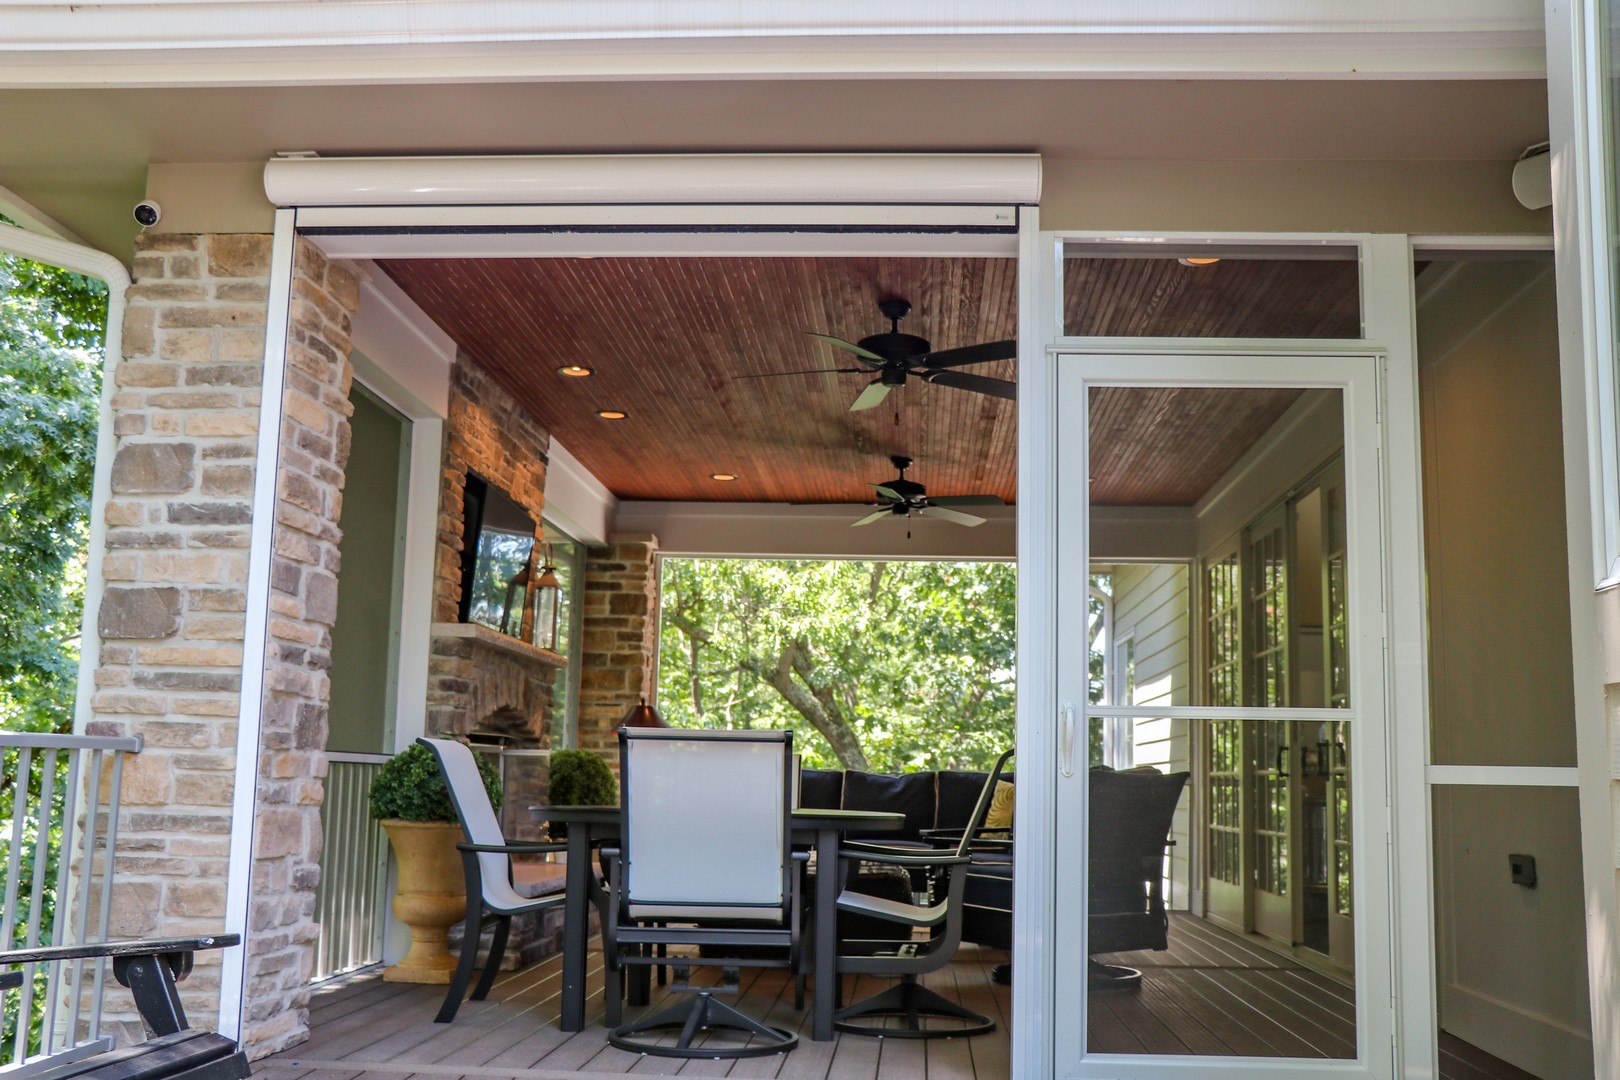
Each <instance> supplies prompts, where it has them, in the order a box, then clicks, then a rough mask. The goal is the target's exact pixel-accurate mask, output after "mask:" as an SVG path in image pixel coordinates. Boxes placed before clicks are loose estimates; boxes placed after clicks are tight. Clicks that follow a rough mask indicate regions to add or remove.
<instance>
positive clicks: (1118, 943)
mask: <svg viewBox="0 0 1620 1080" xmlns="http://www.w3.org/2000/svg"><path fill="white" fill-rule="evenodd" d="M1188 775H1189V774H1188V773H1185V772H1178V773H1169V774H1165V773H1161V772H1159V771H1158V770H1157V769H1154V768H1151V767H1148V766H1142V767H1139V768H1136V769H1128V770H1125V771H1123V772H1115V771H1114V770H1112V769H1100V768H1099V769H1092V770H1091V800H1090V806H1091V828H1090V830H1089V832H1090V835H1091V850H1090V853H1089V860H1088V861H1089V865H1090V868H1091V873H1090V878H1091V888H1090V893H1091V910H1090V914H1089V916H1088V918H1087V921H1086V931H1087V951H1088V953H1089V954H1090V955H1089V956H1088V957H1087V960H1086V964H1087V968H1088V972H1087V978H1088V981H1089V982H1090V984H1091V988H1092V989H1093V990H1128V989H1133V988H1135V987H1139V986H1141V984H1142V973H1141V972H1140V971H1138V970H1137V969H1135V968H1130V967H1122V966H1119V965H1116V964H1105V963H1103V962H1102V961H1101V960H1098V959H1097V958H1096V957H1097V954H1099V953H1114V952H1135V951H1136V950H1138V949H1153V950H1157V951H1163V950H1165V949H1168V948H1169V947H1170V916H1169V914H1168V912H1167V911H1166V909H1165V903H1164V852H1165V848H1167V847H1168V846H1169V845H1170V844H1171V843H1172V841H1171V839H1170V830H1171V828H1172V826H1173V825H1174V822H1175V816H1176V803H1178V802H1179V801H1180V800H1181V789H1182V788H1184V787H1185V786H1186V785H1187V777H1188Z"/></svg>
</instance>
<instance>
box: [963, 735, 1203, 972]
mask: <svg viewBox="0 0 1620 1080" xmlns="http://www.w3.org/2000/svg"><path fill="white" fill-rule="evenodd" d="M1188 775H1189V774H1188V773H1185V772H1179V773H1171V774H1169V775H1168V776H1167V775H1165V774H1163V773H1161V772H1159V771H1158V770H1157V769H1155V768H1152V767H1151V766H1145V765H1144V766H1139V767H1137V768H1135V769H1127V770H1125V771H1122V772H1116V771H1115V770H1113V769H1110V768H1107V767H1105V766H1097V767H1094V768H1093V769H1092V770H1091V772H1090V774H1089V778H1090V785H1091V790H1090V798H1089V801H1088V805H1089V806H1090V826H1089V834H1090V837H1091V841H1090V859H1089V865H1090V874H1089V877H1090V896H1091V905H1090V908H1091V910H1090V916H1089V918H1088V920H1087V925H1086V929H1087V936H1088V952H1089V953H1090V956H1088V958H1087V961H1086V966H1087V980H1088V982H1089V984H1090V986H1091V988H1092V989H1093V990H1129V989H1133V988H1135V987H1138V986H1140V985H1141V982H1142V973H1141V972H1140V971H1138V970H1136V969H1135V968H1128V967H1122V966H1118V965H1114V964H1107V963H1104V962H1102V961H1101V960H1098V959H1096V956H1097V955H1098V954H1106V953H1112V952H1126V951H1136V950H1138V949H1150V950H1161V951H1162V950H1164V949H1167V948H1169V947H1170V937H1169V929H1170V916H1169V913H1168V912H1167V910H1166V906H1165V901H1164V893H1163V883H1162V882H1163V877H1164V852H1165V849H1166V848H1167V847H1169V846H1170V845H1171V844H1172V843H1173V841H1172V840H1171V839H1170V829H1171V826H1172V823H1173V821H1174V818H1175V812H1176V803H1177V802H1178V801H1179V800H1180V798H1181V791H1182V788H1184V787H1185V786H1186V784H1187V777H1188ZM1013 862H1014V859H1013V848H1012V844H1011V842H1009V841H1006V840H996V839H977V840H975V841H974V844H973V863H972V866H971V867H970V868H969V869H968V875H967V876H968V881H967V888H966V892H965V907H966V909H967V910H966V913H965V924H964V927H963V931H962V933H963V937H964V938H965V939H966V940H968V941H973V942H977V943H978V944H980V945H986V946H989V947H990V948H994V949H1010V948H1012V922H1013V912H1012V892H1013V871H1014V866H1013ZM994 974H995V978H996V980H997V981H998V982H1010V981H1011V967H1010V965H1009V966H1003V967H1001V968H997V969H996V972H995V973H994Z"/></svg>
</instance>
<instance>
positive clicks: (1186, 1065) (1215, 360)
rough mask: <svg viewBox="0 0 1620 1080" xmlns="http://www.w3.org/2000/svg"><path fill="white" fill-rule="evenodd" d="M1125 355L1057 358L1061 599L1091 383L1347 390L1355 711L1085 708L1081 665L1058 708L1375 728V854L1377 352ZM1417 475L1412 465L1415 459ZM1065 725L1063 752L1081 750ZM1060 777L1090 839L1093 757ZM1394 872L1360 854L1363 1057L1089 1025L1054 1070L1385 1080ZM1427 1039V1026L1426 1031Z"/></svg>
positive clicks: (1368, 751) (1067, 597) (1061, 1005)
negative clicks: (1129, 1037) (1194, 1049)
mask: <svg viewBox="0 0 1620 1080" xmlns="http://www.w3.org/2000/svg"><path fill="white" fill-rule="evenodd" d="M1187 352H1188V351H1187V350H1186V349H1183V350H1182V355H1173V356H1171V355H1161V356H1149V355H1143V354H1140V353H1136V354H1131V355H1129V356H1124V357H1121V356H1117V355H1116V356H1110V355H1107V354H1089V355H1088V354H1074V353H1070V354H1065V355H1064V356H1063V357H1062V358H1061V359H1060V361H1059V363H1060V369H1059V408H1060V410H1061V415H1062V416H1063V417H1064V419H1065V428H1064V436H1065V437H1064V439H1063V440H1062V442H1061V443H1060V446H1059V453H1058V466H1059V469H1060V480H1061V481H1062V488H1063V491H1064V492H1065V496H1064V497H1062V501H1061V503H1060V505H1059V509H1058V535H1059V545H1060V550H1061V553H1062V558H1061V562H1062V565H1064V566H1065V567H1067V568H1069V569H1068V572H1067V574H1066V575H1065V577H1064V578H1063V579H1062V580H1061V581H1060V582H1059V601H1058V602H1059V605H1060V607H1062V608H1063V609H1065V610H1072V609H1073V606H1074V603H1075V600H1076V597H1077V596H1078V595H1079V593H1078V590H1080V589H1082V588H1083V587H1084V584H1085V574H1084V567H1085V566H1086V565H1087V563H1088V562H1089V559H1088V558H1087V555H1086V552H1087V550H1088V547H1089V545H1088V540H1089V531H1090V530H1089V526H1088V522H1087V518H1088V517H1089V513H1088V509H1087V500H1086V498H1085V490H1086V476H1087V472H1088V470H1087V463H1086V453H1087V449H1088V441H1087V427H1088V425H1087V413H1088V409H1087V402H1088V394H1089V391H1090V389H1091V387H1093V386H1149V387H1151V386H1235V387H1242V386H1252V387H1271V386H1300V387H1305V388H1311V387H1319V388H1332V389H1338V390H1340V391H1341V392H1342V394H1343V409H1344V416H1345V452H1344V453H1345V471H1346V478H1347V481H1346V491H1347V494H1348V495H1349V506H1350V508H1351V514H1350V521H1349V524H1350V537H1349V541H1350V559H1351V564H1352V569H1351V573H1350V583H1351V610H1352V615H1351V627H1352V636H1351V642H1350V646H1351V653H1350V656H1351V672H1352V680H1353V683H1352V685H1353V690H1352V696H1351V703H1352V707H1351V708H1350V709H1347V710H1335V709H1315V708H1269V709H1244V708H1237V709H1214V708H1209V707H1190V706H1175V707H1166V706H1161V707H1144V706H1128V705H1120V706H1111V707H1096V706H1088V705H1087V704H1086V703H1085V702H1086V698H1085V694H1084V684H1083V681H1077V680H1076V676H1075V674H1074V665H1073V664H1069V665H1066V666H1064V667H1063V668H1062V669H1061V670H1062V672H1063V674H1062V675H1061V676H1060V679H1059V684H1058V697H1059V701H1060V702H1061V703H1062V708H1063V714H1064V724H1065V727H1067V725H1068V724H1069V723H1070V721H1069V716H1070V715H1071V710H1072V715H1073V717H1074V721H1073V723H1074V727H1075V730H1076V731H1084V730H1086V729H1087V721H1088V720H1089V719H1090V718H1091V717H1102V718H1104V719H1122V718H1126V717H1132V716H1137V715H1141V716H1155V717H1158V716H1163V717H1170V718H1177V717H1179V718H1182V719H1188V720H1192V721H1195V722H1199V721H1203V720H1206V719H1209V718H1214V717H1217V716H1219V717H1225V716H1227V715H1229V714H1230V715H1232V716H1233V717H1234V718H1239V719H1244V720H1253V719H1256V718H1258V717H1260V716H1262V715H1263V716H1265V717H1268V718H1275V719H1288V720H1303V721H1321V720H1325V719H1333V720H1343V721H1346V722H1349V723H1351V724H1352V725H1353V726H1354V727H1356V728H1358V729H1365V730H1366V734H1363V735H1361V737H1360V738H1357V739H1355V740H1353V741H1352V743H1351V746H1352V752H1353V753H1354V754H1355V757H1356V761H1355V767H1354V769H1353V770H1352V773H1351V778H1352V784H1353V786H1354V789H1355V794H1354V796H1353V802H1354V805H1356V806H1357V807H1358V808H1359V812H1358V814H1357V817H1356V829H1357V840H1358V841H1359V845H1358V846H1359V850H1361V851H1368V852H1373V853H1376V852H1377V849H1378V841H1379V840H1381V839H1384V838H1385V837H1387V835H1388V833H1389V828H1388V821H1387V809H1388V808H1387V805H1386V804H1385V803H1384V801H1383V799H1382V795H1383V792H1384V790H1385V787H1386V785H1385V777H1384V769H1385V766H1386V758H1385V755H1384V754H1383V753H1382V743H1383V739H1384V737H1385V729H1384V723H1383V717H1384V709H1385V701H1386V695H1385V667H1386V664H1385V654H1384V648H1383V646H1384V627H1383V621H1382V619H1381V618H1380V614H1381V609H1382V608H1383V607H1384V606H1385V588H1384V583H1383V580H1382V579H1383V576H1384V575H1383V573H1382V566H1381V563H1382V562H1383V560H1382V558H1381V551H1380V549H1381V547H1382V535H1381V523H1382V517H1383V515H1382V514H1381V513H1380V512H1379V504H1380V503H1381V501H1382V498H1381V489H1382V486H1383V485H1382V483H1381V476H1380V472H1381V469H1380V447H1379V442H1380V440H1379V437H1378V428H1379V406H1378V395H1379V386H1378V382H1379V378H1378V358H1377V357H1376V356H1373V355H1369V354H1368V353H1367V352H1366V351H1365V350H1363V352H1362V355H1360V356H1342V355H1338V354H1337V353H1329V354H1327V355H1313V356H1261V357H1253V356H1236V355H1227V354H1224V353H1223V354H1217V355H1215V356H1213V357H1208V356H1199V355H1188V354H1187ZM1414 467H1415V465H1414ZM1057 635H1058V648H1059V652H1060V655H1063V656H1073V655H1075V649H1076V648H1083V647H1084V643H1083V642H1079V643H1077V641H1076V639H1075V637H1074V627H1073V623H1072V620H1070V621H1066V622H1065V623H1064V624H1062V625H1061V626H1060V627H1059V628H1058V631H1057ZM1072 744H1073V742H1072V740H1071V739H1070V737H1069V735H1068V733H1067V731H1065V732H1064V733H1063V745H1064V746H1072ZM1060 753H1064V756H1063V757H1062V758H1060V762H1059V765H1060V768H1059V780H1058V805H1057V807H1056V809H1057V812H1058V819H1057V820H1058V821H1059V822H1060V823H1061V824H1060V828H1061V830H1062V831H1063V832H1064V833H1065V834H1066V835H1068V836H1070V837H1076V836H1084V835H1086V832H1087V828H1088V827H1087V824H1086V817H1087V805H1086V791H1085V788H1086V783H1085V781H1086V777H1087V774H1088V771H1087V769H1086V767H1085V762H1084V761H1082V760H1079V753H1078V749H1076V750H1075V751H1074V752H1073V757H1072V759H1071V758H1070V756H1069V754H1068V753H1065V752H1064V751H1061V750H1060ZM1063 852H1064V855H1065V856H1066V857H1065V858H1063V859H1061V860H1060V862H1059V865H1058V867H1057V884H1058V890H1059V894H1060V895H1067V896H1076V897H1082V896H1085V895H1086V894H1087V887H1086V866H1085V860H1084V858H1083V854H1082V852H1083V845H1081V844H1079V843H1075V842H1071V843H1069V844H1066V845H1064V848H1063ZM1386 874H1387V867H1386V865H1385V864H1384V863H1383V861H1382V860H1380V859H1378V858H1376V855H1374V857H1371V858H1364V859H1363V860H1362V861H1361V865H1360V866H1359V868H1358V873H1357V874H1356V876H1355V887H1356V897H1357V904H1356V911H1357V915H1358V926H1359V928H1360V929H1361V930H1362V933H1361V934H1360V935H1358V949H1359V954H1358V957H1357V961H1358V962H1357V965H1356V971H1357V1006H1358V1007H1357V1024H1356V1028H1357V1044H1358V1058H1357V1060H1355V1061H1334V1062H1323V1063H1317V1062H1310V1063H1306V1062H1303V1061H1300V1060H1297V1059H1296V1060H1277V1059H1264V1058H1243V1059H1222V1058H1191V1057H1189V1058H1180V1059H1176V1058H1168V1059H1167V1058H1164V1057H1158V1056H1147V1055H1140V1056H1139V1055H1119V1054H1110V1055H1106V1056H1103V1057H1101V1058H1100V1059H1099V1058H1098V1057H1097V1056H1094V1055H1091V1054H1089V1053H1087V1052H1086V1049H1085V1046H1084V1039H1083V1035H1084V1031H1085V1027H1086V1025H1084V1024H1069V1025H1064V1026H1062V1027H1060V1029H1059V1042H1058V1047H1057V1058H1056V1065H1057V1068H1056V1071H1055V1072H1056V1075H1058V1076H1077V1077H1099V1078H1100V1077H1118V1078H1135V1077H1143V1078H1146V1077H1171V1076H1174V1077H1193V1076H1198V1077H1206V1076H1208V1077H1214V1076H1221V1075H1226V1076H1230V1075H1232V1073H1233V1072H1234V1071H1241V1074H1242V1075H1245V1076H1248V1075H1267V1074H1269V1075H1286V1076H1288V1077H1289V1078H1290V1080H1292V1078H1295V1077H1298V1078H1301V1080H1303V1078H1308V1077H1322V1078H1327V1077H1342V1078H1349V1077H1356V1078H1358V1080H1359V1078H1366V1080H1389V1078H1390V1077H1391V1076H1392V1075H1393V1074H1392V1063H1391V1061H1390V1057H1389V1054H1388V1053H1387V1051H1386V1050H1385V1049H1384V1048H1386V1047H1388V1046H1389V1045H1391V1040H1392V1038H1393V1027H1394V1019H1393V1015H1392V1010H1391V1002H1392V1001H1393V1000H1394V997H1395V995H1394V993H1393V985H1392V973H1391V971H1390V960H1389V955H1388V953H1387V952H1385V953H1383V954H1380V953H1379V951H1378V948H1379V945H1380V944H1381V943H1387V942H1388V941H1389V940H1390V938H1389V900H1388V890H1387V888H1386V884H1385V880H1384V879H1385V877H1386ZM1070 911H1071V915H1070V916H1069V917H1067V918H1065V919H1063V920H1061V921H1060V922H1059V923H1058V925H1057V927H1056V930H1055V933H1054V945H1055V946H1056V949H1057V952H1058V954H1059V955H1060V956H1063V957H1066V958H1069V960H1070V962H1069V963H1066V964H1064V965H1062V966H1061V967H1060V968H1059V976H1060V977H1059V980H1058V983H1057V985H1056V988H1055V990H1056V993H1055V1004H1056V1007H1057V1010H1058V1013H1059V1015H1064V1016H1071V1015H1080V1016H1084V1015H1085V1010H1086V1005H1087V996H1088V995H1087V992H1086V977H1085V965H1084V964H1083V963H1081V962H1080V958H1081V957H1084V956H1085V955H1086V953H1087V950H1086V948H1085V944H1084V938H1085V920H1084V919H1083V918H1076V917H1074V914H1075V908H1074V907H1071V909H1070ZM1429 1037H1430V1038H1432V1037H1433V1036H1432V1032H1431V1033H1430V1035H1429Z"/></svg>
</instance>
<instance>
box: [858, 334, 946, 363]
mask: <svg viewBox="0 0 1620 1080" xmlns="http://www.w3.org/2000/svg"><path fill="white" fill-rule="evenodd" d="M856 344H858V345H859V346H860V347H861V348H863V349H870V350H871V351H872V352H875V353H877V354H878V355H879V356H881V357H883V359H885V360H888V361H891V362H892V361H905V360H912V359H915V358H916V357H919V356H927V355H928V354H929V353H930V352H932V351H933V346H932V345H930V344H929V343H928V339H927V338H920V337H918V336H917V335H916V334H901V333H890V334H873V335H872V336H871V337H863V338H861V340H860V341H858V342H856Z"/></svg>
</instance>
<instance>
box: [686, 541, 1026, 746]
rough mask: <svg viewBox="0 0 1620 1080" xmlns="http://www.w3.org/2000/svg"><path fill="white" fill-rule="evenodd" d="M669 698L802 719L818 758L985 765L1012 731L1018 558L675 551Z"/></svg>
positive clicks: (762, 716) (693, 708)
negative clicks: (696, 555) (804, 557)
mask: <svg viewBox="0 0 1620 1080" xmlns="http://www.w3.org/2000/svg"><path fill="white" fill-rule="evenodd" d="M663 565H664V578H663V593H662V603H661V618H662V625H661V631H662V633H661V641H662V646H661V650H660V656H659V684H658V685H659V700H658V707H659V710H660V711H661V712H662V714H663V716H664V719H665V720H666V721H667V722H669V723H670V724H671V725H673V726H676V727H709V728H789V729H792V730H793V731H794V732H795V733H796V735H797V736H798V738H797V740H796V745H797V746H798V747H799V748H801V749H802V751H803V753H804V756H805V763H806V764H807V765H814V766H823V767H841V768H848V769H873V770H879V771H892V772H899V771H904V770H908V769H945V768H980V769H982V768H986V767H988V766H989V764H990V763H992V762H993V761H994V760H995V758H996V756H997V755H998V754H999V753H1000V752H1001V751H1002V750H1004V749H1006V748H1007V747H1008V746H1011V745H1012V741H1013V726H1014V715H1015V708H1014V674H1013V671H1014V660H1015V656H1016V650H1017V629H1016V627H1017V605H1016V599H1017V570H1016V568H1015V567H1014V566H1012V565H1011V564H1007V563H942V562H907V563H882V562H834V561H815V562H808V561H806V562H789V561H765V560H727V559H665V560H664V564H663Z"/></svg>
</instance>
